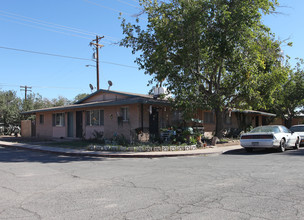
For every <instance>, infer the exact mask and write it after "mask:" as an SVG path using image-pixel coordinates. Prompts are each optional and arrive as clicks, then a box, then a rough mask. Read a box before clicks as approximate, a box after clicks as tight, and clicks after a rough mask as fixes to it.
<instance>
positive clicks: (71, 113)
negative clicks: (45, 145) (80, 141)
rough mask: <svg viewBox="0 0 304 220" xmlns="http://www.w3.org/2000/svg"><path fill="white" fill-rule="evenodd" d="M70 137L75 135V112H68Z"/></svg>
mask: <svg viewBox="0 0 304 220" xmlns="http://www.w3.org/2000/svg"><path fill="white" fill-rule="evenodd" d="M68 137H73V112H68Z"/></svg>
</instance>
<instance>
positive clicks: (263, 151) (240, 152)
mask: <svg viewBox="0 0 304 220" xmlns="http://www.w3.org/2000/svg"><path fill="white" fill-rule="evenodd" d="M223 154H224V155H244V156H245V155H246V156H247V155H248V156H250V155H264V154H280V155H286V156H304V148H300V149H299V150H292V149H287V150H286V151H285V152H283V153H282V152H279V151H277V150H276V149H255V150H253V152H250V153H248V152H246V151H245V149H238V150H230V151H227V152H225V153H223Z"/></svg>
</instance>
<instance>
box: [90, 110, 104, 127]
mask: <svg viewBox="0 0 304 220" xmlns="http://www.w3.org/2000/svg"><path fill="white" fill-rule="evenodd" d="M88 114H89V115H88ZM88 116H89V117H88ZM94 118H95V119H94ZM103 125H104V110H101V109H94V110H88V111H86V126H103Z"/></svg>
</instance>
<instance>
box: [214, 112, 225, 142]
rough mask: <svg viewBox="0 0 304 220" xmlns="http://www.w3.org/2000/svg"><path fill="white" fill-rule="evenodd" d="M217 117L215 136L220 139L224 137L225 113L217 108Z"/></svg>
mask: <svg viewBox="0 0 304 220" xmlns="http://www.w3.org/2000/svg"><path fill="white" fill-rule="evenodd" d="M214 110H215V117H216V119H215V120H216V124H215V136H216V137H218V138H222V137H223V132H222V131H223V112H222V111H221V109H220V108H215V109H214Z"/></svg>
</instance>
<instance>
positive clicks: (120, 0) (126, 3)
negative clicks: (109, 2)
mask: <svg viewBox="0 0 304 220" xmlns="http://www.w3.org/2000/svg"><path fill="white" fill-rule="evenodd" d="M116 1H118V2H121V3H123V4H125V5H129V6H131V7H134V8H138V9H141V8H140V7H138V6H136V5H132V4H130V3H128V2H125V1H122V0H116Z"/></svg>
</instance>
